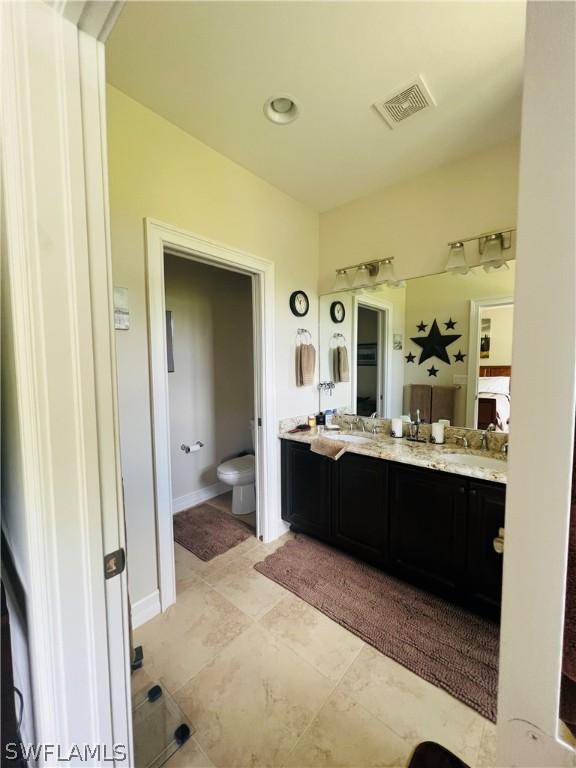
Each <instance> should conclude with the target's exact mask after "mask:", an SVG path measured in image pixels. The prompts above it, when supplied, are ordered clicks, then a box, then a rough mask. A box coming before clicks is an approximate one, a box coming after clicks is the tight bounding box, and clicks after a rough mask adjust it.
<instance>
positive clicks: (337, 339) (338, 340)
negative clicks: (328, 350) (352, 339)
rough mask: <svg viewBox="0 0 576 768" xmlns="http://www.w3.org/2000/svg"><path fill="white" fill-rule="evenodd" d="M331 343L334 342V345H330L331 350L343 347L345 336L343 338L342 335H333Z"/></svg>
mask: <svg viewBox="0 0 576 768" xmlns="http://www.w3.org/2000/svg"><path fill="white" fill-rule="evenodd" d="M331 342H334V345H333V346H332V344H330V346H332V348H334V347H345V346H346V336H344V334H343V333H333V334H332V339H331Z"/></svg>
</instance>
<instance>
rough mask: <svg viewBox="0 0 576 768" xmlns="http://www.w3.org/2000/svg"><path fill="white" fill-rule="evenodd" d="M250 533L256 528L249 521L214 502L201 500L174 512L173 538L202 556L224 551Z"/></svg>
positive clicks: (213, 555)
mask: <svg viewBox="0 0 576 768" xmlns="http://www.w3.org/2000/svg"><path fill="white" fill-rule="evenodd" d="M251 536H254V531H253V530H252V529H251V528H250V527H249V526H248V525H247V524H246V523H244V522H243V521H242V520H238V519H236V518H235V517H232V515H231V514H229V513H228V512H223V511H222V510H221V509H217V508H216V507H213V506H212V505H211V504H200V505H199V506H197V507H192V508H191V509H185V510H184V511H183V512H178V513H177V514H175V515H174V541H177V542H178V544H181V545H182V546H183V547H185V548H186V549H188V550H189V551H190V552H192V554H193V555H196V557H199V558H200V560H212V558H213V557H216V556H217V555H223V554H224V552H227V551H228V550H229V549H232V547H235V546H236V545H237V544H240V542H242V541H244V540H245V539H249V538H250V537H251Z"/></svg>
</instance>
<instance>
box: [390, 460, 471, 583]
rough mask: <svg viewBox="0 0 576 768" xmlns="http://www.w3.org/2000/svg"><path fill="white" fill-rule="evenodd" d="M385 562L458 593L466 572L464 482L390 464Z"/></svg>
mask: <svg viewBox="0 0 576 768" xmlns="http://www.w3.org/2000/svg"><path fill="white" fill-rule="evenodd" d="M389 473H390V486H391V495H390V508H389V520H390V528H389V561H390V567H391V568H392V569H393V570H394V571H395V572H396V573H398V575H400V576H403V577H405V578H408V579H410V580H411V581H414V582H416V583H418V584H419V585H421V586H423V587H426V588H430V589H433V590H435V591H439V592H441V593H442V594H445V595H446V596H449V597H450V596H459V597H461V596H462V591H463V586H464V577H465V572H466V554H467V553H466V541H467V538H466V528H467V520H466V518H467V496H468V486H467V480H466V479H465V478H462V477H457V476H455V475H449V474H447V473H442V472H435V471H429V470H425V469H415V468H413V467H406V466H403V465H401V464H394V463H391V464H390V470H389Z"/></svg>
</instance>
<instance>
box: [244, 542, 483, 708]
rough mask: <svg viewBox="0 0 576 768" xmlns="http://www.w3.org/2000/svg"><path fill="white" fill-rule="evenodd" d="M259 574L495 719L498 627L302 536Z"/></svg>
mask: <svg viewBox="0 0 576 768" xmlns="http://www.w3.org/2000/svg"><path fill="white" fill-rule="evenodd" d="M254 568H256V570H257V571H258V572H259V573H262V574H263V575H264V576H267V577H268V578H269V579H272V580H273V581H275V582H277V583H278V584H281V585H282V586H283V587H286V589H289V590H290V591H291V592H293V593H294V594H295V595H298V596H299V597H301V598H302V599H303V600H305V601H306V602H307V603H310V605H313V606H314V607H315V608H318V610H320V611H322V613H325V614H326V616H329V617H330V618H331V619H333V620H334V621H336V622H338V624H341V625H342V626H343V627H346V629H349V630H350V632H353V633H354V634H355V635H358V637H360V638H362V640H364V641H365V642H366V643H369V644H370V645H372V646H374V648H376V649H377V650H378V651H380V652H381V653H383V654H384V655H385V656H389V657H390V658H391V659H394V661H397V662H398V663H399V664H402V666H404V667H406V668H407V669H409V670H411V671H412V672H415V673H416V674H417V675H419V676H420V677H422V678H424V680H428V681H429V682H430V683H432V684H433V685H436V686H438V687H439V688H443V689H444V690H446V691H448V693H450V694H452V696H454V697H455V698H457V699H460V701H463V702H464V703H465V704H467V705H468V706H469V707H472V709H475V710H476V711H477V712H479V713H480V714H481V715H483V716H484V717H486V718H488V719H489V720H492V721H494V722H495V721H496V694H497V685H498V625H497V624H496V623H495V622H492V621H489V620H488V619H483V618H481V617H479V616H476V615H474V614H473V613H469V612H468V611H465V610H464V609H462V608H458V607H457V606H455V605H452V604H451V603H449V602H448V601H446V600H442V599H441V598H439V597H436V596H434V595H431V594H429V593H428V592H424V591H423V590H420V589H417V588H416V587H412V586H411V585H409V584H405V583H404V582H403V581H400V580H398V579H395V578H394V577H393V576H389V575H388V574H386V573H383V572H382V571H380V570H379V569H378V568H374V567H372V566H370V565H367V564H366V563H363V562H362V561H361V560H357V559H356V558H355V557H352V556H351V555H347V554H345V553H344V552H340V551H339V550H337V549H333V548H332V547H329V546H327V545H326V544H322V543H321V542H319V541H316V540H315V539H310V538H308V537H307V536H303V535H301V534H299V535H298V536H297V537H296V538H295V539H292V540H291V541H289V542H287V543H286V544H285V545H284V546H283V547H281V548H280V549H278V550H276V552H274V553H273V554H272V555H269V556H268V557H267V558H266V559H265V560H263V561H262V562H260V563H256V565H255V566H254Z"/></svg>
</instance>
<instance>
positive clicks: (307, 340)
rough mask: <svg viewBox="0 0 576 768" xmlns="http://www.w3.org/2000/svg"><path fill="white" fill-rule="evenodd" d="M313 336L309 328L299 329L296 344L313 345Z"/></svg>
mask: <svg viewBox="0 0 576 768" xmlns="http://www.w3.org/2000/svg"><path fill="white" fill-rule="evenodd" d="M311 343H312V334H311V333H310V331H309V330H308V329H307V328H298V330H297V331H296V344H311Z"/></svg>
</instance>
